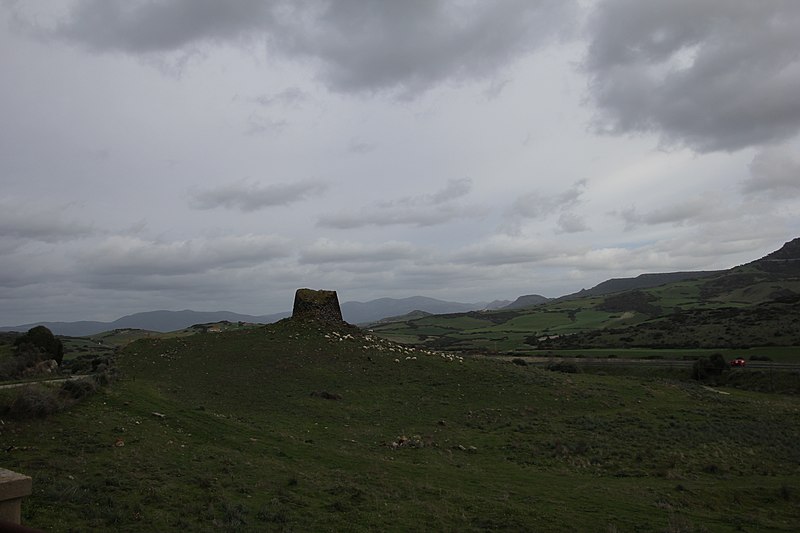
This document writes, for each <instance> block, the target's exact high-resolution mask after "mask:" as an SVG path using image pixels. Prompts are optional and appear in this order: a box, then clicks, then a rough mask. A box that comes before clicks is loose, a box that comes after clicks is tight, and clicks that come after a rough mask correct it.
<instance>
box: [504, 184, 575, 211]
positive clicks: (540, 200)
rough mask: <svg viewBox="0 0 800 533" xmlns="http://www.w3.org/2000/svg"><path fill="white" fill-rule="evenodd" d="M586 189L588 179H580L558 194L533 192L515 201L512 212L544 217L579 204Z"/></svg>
mask: <svg viewBox="0 0 800 533" xmlns="http://www.w3.org/2000/svg"><path fill="white" fill-rule="evenodd" d="M585 189H586V180H580V181H578V182H576V183H575V184H574V185H573V186H572V187H570V188H569V189H567V190H566V191H564V192H561V193H558V194H551V195H543V194H540V193H539V192H531V193H528V194H525V195H523V196H520V197H519V198H517V199H516V200H515V201H514V204H513V205H512V206H511V212H510V214H511V215H512V216H515V217H522V218H533V219H542V218H545V217H547V216H549V215H552V214H553V213H556V212H558V211H563V210H565V209H569V208H571V207H575V206H576V205H578V203H579V202H580V198H581V195H582V194H583V192H584V190H585Z"/></svg>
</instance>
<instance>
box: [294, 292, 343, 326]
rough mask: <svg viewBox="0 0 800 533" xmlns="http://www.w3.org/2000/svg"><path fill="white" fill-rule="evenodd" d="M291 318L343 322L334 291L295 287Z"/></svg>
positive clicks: (337, 298)
mask: <svg viewBox="0 0 800 533" xmlns="http://www.w3.org/2000/svg"><path fill="white" fill-rule="evenodd" d="M292 318H293V319H300V320H314V321H317V322H333V323H341V322H344V320H343V319H342V310H341V308H340V307H339V297H338V296H337V295H336V291H317V290H313V289H297V292H296V293H295V295H294V309H293V310H292Z"/></svg>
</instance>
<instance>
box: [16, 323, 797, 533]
mask: <svg viewBox="0 0 800 533" xmlns="http://www.w3.org/2000/svg"><path fill="white" fill-rule="evenodd" d="M118 366H119V368H120V370H121V372H122V375H123V378H122V379H121V380H120V381H118V382H116V383H114V384H112V385H111V386H109V387H107V388H106V389H104V390H103V391H101V392H100V393H98V394H96V395H95V396H92V397H90V398H87V399H85V400H84V401H83V402H81V403H79V404H77V405H75V406H73V407H72V408H71V409H69V410H67V411H64V412H61V413H59V414H56V415H53V416H51V417H50V418H48V419H44V420H33V421H12V420H4V422H5V424H4V425H3V426H2V433H1V434H0V445H1V446H2V449H4V450H6V452H5V453H4V457H5V459H4V462H3V463H4V464H3V465H4V466H5V467H6V468H10V469H12V470H16V471H19V472H23V473H25V474H28V475H31V476H32V477H33V479H34V494H33V496H32V497H30V498H28V499H26V500H25V502H24V506H23V522H24V523H25V524H27V525H30V526H33V527H38V528H42V529H44V530H47V531H54V532H55V531H114V530H119V531H170V530H179V529H182V530H190V531H215V530H223V531H431V530H433V531H484V530H498V531H796V525H797V524H798V523H800V468H799V467H798V464H800V446H798V444H797V443H798V442H800V416H798V411H800V398H798V397H797V396H787V395H773V394H762V393H754V392H744V391H739V390H735V389H727V390H724V391H722V392H724V393H726V394H722V393H720V392H719V391H716V390H714V389H709V388H705V387H703V386H701V385H699V384H694V383H689V382H686V381H676V380H669V379H659V378H652V377H630V376H623V377H618V376H598V375H589V374H562V373H559V372H551V371H547V370H544V369H541V368H533V367H530V366H519V365H515V364H511V363H508V362H501V361H494V360H486V359H469V358H466V359H464V361H463V362H459V359H458V358H457V357H455V356H452V355H451V356H445V355H442V354H435V355H429V354H425V353H423V352H421V351H419V350H415V351H412V350H411V349H409V348H404V347H401V346H397V345H393V344H391V343H388V342H386V341H381V340H379V339H378V338H375V337H371V336H370V337H365V336H363V334H361V333H360V332H359V331H358V330H356V329H349V328H344V329H340V330H337V331H334V329H333V328H332V327H330V326H321V325H318V324H308V323H305V324H304V323H296V322H292V321H283V322H280V323H277V324H274V325H270V326H266V327H263V328H258V329H249V330H242V331H232V332H227V333H219V334H197V335H193V336H188V337H178V338H170V339H143V340H139V341H137V342H134V343H132V344H130V345H128V346H127V347H126V348H125V349H123V351H122V352H121V353H120V355H118ZM1 394H2V395H3V396H6V397H8V396H9V395H11V394H12V393H11V392H9V391H2V393H1ZM120 444H122V445H120Z"/></svg>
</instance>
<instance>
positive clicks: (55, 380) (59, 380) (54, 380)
mask: <svg viewBox="0 0 800 533" xmlns="http://www.w3.org/2000/svg"><path fill="white" fill-rule="evenodd" d="M90 377H92V376H90V375H79V376H70V377H68V378H48V379H39V380H36V381H19V382H16V383H6V384H5V385H0V390H2V389H14V388H17V387H24V386H25V385H35V384H37V383H64V382H65V381H69V380H71V379H86V378H90Z"/></svg>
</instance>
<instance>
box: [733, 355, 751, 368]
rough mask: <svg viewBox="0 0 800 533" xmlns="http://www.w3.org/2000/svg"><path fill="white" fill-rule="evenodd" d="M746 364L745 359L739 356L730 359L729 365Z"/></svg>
mask: <svg viewBox="0 0 800 533" xmlns="http://www.w3.org/2000/svg"><path fill="white" fill-rule="evenodd" d="M746 364H747V361H745V360H744V359H742V358H741V357H737V358H736V359H734V360H733V361H731V366H744V365H746Z"/></svg>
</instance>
